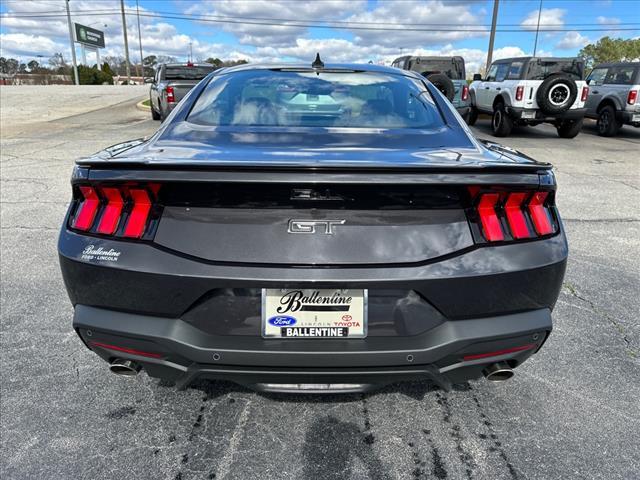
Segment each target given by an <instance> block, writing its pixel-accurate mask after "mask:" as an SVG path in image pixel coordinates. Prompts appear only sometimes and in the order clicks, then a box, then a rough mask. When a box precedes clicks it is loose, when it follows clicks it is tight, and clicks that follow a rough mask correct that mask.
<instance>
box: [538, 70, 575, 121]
mask: <svg viewBox="0 0 640 480" xmlns="http://www.w3.org/2000/svg"><path fill="white" fill-rule="evenodd" d="M577 96H578V87H576V82H574V81H573V80H572V79H571V77H569V76H567V75H562V74H557V75H551V76H549V77H547V78H546V79H545V80H544V81H543V82H542V83H541V84H540V87H539V88H538V92H537V93H536V100H537V102H538V107H540V110H542V111H543V112H544V113H548V114H551V115H553V114H556V113H563V112H566V111H567V110H569V108H571V105H573V102H575V101H576V97H577Z"/></svg>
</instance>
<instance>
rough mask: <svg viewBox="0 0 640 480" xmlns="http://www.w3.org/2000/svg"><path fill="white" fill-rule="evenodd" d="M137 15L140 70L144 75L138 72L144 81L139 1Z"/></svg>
mask: <svg viewBox="0 0 640 480" xmlns="http://www.w3.org/2000/svg"><path fill="white" fill-rule="evenodd" d="M136 15H137V17H138V43H139V44H140V69H141V70H142V75H141V74H140V72H138V76H139V77H140V76H141V77H142V79H143V80H144V57H143V56H142V32H141V31H140V7H139V5H138V0H136Z"/></svg>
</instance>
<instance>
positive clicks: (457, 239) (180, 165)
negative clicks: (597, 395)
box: [59, 62, 567, 391]
mask: <svg viewBox="0 0 640 480" xmlns="http://www.w3.org/2000/svg"><path fill="white" fill-rule="evenodd" d="M555 189H556V184H555V179H554V176H553V173H552V171H551V166H550V165H549V164H545V163H539V162H536V161H534V160H532V159H529V158H527V157H525V156H523V155H522V154H519V153H517V152H515V151H513V150H510V149H506V148H504V147H500V146H498V145H495V144H490V143H481V142H479V141H477V140H476V139H474V138H473V137H472V135H471V133H470V132H469V131H468V130H467V128H466V127H465V126H464V125H462V123H461V121H460V118H459V117H458V116H457V114H456V113H455V112H454V110H453V109H452V107H450V105H449V104H448V103H447V102H446V100H445V99H444V98H443V97H442V95H441V94H440V93H439V92H438V91H437V90H436V89H435V88H434V87H433V86H432V85H431V84H429V83H428V82H425V80H424V79H423V78H421V77H420V76H419V75H414V74H413V73H412V72H404V71H399V70H396V69H386V68H384V67H377V66H372V65H367V66H362V65H348V66H344V65H342V66H337V65H336V66H331V67H324V65H320V64H318V63H317V62H315V63H314V65H313V68H307V67H303V66H281V67H274V66H265V67H262V66H256V65H253V66H250V67H238V68H235V69H228V70H224V71H223V72H221V73H218V74H214V75H211V76H210V77H208V78H207V79H205V80H204V81H203V82H202V83H201V84H200V85H198V86H197V87H196V88H195V89H194V90H192V92H191V93H190V94H189V96H188V97H187V98H185V101H183V102H182V103H181V104H180V105H179V107H178V108H177V109H176V111H174V113H173V114H172V115H171V117H170V118H169V119H168V120H167V122H165V124H163V126H162V127H161V129H160V130H159V131H158V132H157V133H156V135H154V137H153V138H151V139H150V140H147V141H137V142H130V143H127V144H122V145H118V146H115V147H112V148H110V149H107V150H105V151H103V152H101V153H99V154H97V155H96V156H94V157H91V158H88V159H83V160H80V161H78V163H77V166H76V168H75V170H74V174H73V177H72V190H73V200H72V202H71V205H70V207H69V211H68V215H67V217H66V219H65V222H64V225H63V227H62V231H61V235H60V240H59V252H60V264H61V267H62V272H63V276H64V279H65V283H66V286H67V290H68V292H69V296H70V298H71V301H72V303H73V305H74V307H75V315H74V323H73V324H74V328H75V330H76V332H77V333H78V335H79V336H80V338H81V339H82V340H83V342H84V343H85V344H86V345H87V347H88V348H90V349H91V350H93V351H94V352H95V353H96V354H98V355H99V356H100V357H102V358H103V359H104V360H105V361H107V362H109V363H110V364H111V369H112V371H114V372H116V373H121V374H136V373H138V372H139V371H141V370H144V371H146V372H147V373H148V374H149V375H151V376H153V377H159V378H164V379H169V380H174V381H176V383H177V384H178V385H179V386H181V387H184V386H187V385H188V384H189V383H191V382H192V381H194V380H195V379H198V378H210V379H227V380H232V381H235V382H238V383H241V384H243V385H247V386H250V387H252V388H255V389H260V390H279V391H300V390H303V391H364V390H367V389H371V388H373V387H376V386H381V385H384V384H387V383H391V382H395V381H400V380H430V381H433V382H435V383H437V384H438V385H440V386H441V387H443V388H448V387H449V386H450V385H451V384H452V383H458V382H464V381H466V380H469V379H473V378H478V377H481V376H483V375H484V376H486V377H487V378H489V379H492V380H504V379H506V378H509V377H510V376H511V375H512V374H513V369H514V368H515V367H517V366H519V365H520V364H521V363H522V362H523V361H524V360H526V359H527V358H528V357H530V356H531V355H532V354H534V353H535V352H536V351H537V350H538V349H539V348H540V347H541V346H542V344H543V343H544V342H545V340H546V339H547V337H548V335H549V334H550V332H551V328H552V322H551V311H552V309H553V306H554V303H555V301H556V299H557V296H558V293H559V290H560V287H561V283H562V279H563V276H564V270H565V264H566V257H567V244H566V239H565V236H564V233H563V229H562V224H561V221H560V217H559V214H558V211H557V208H556V206H555Z"/></svg>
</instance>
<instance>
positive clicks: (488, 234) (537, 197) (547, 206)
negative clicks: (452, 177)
mask: <svg viewBox="0 0 640 480" xmlns="http://www.w3.org/2000/svg"><path fill="white" fill-rule="evenodd" d="M469 193H470V195H471V197H472V202H473V207H472V209H471V211H470V213H469V220H470V222H471V225H472V230H473V232H474V237H475V238H476V240H477V241H478V242H480V243H483V242H485V241H486V242H499V241H513V240H522V239H533V238H537V237H542V236H546V235H551V234H553V233H555V232H556V231H557V229H558V222H557V220H556V217H555V214H554V206H553V196H552V195H551V192H550V191H547V190H545V191H532V190H522V191H509V190H508V189H504V188H501V189H499V190H498V189H492V191H482V190H480V189H479V188H478V187H469Z"/></svg>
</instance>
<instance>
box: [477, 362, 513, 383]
mask: <svg viewBox="0 0 640 480" xmlns="http://www.w3.org/2000/svg"><path fill="white" fill-rule="evenodd" d="M482 373H483V374H484V378H486V379H487V380H489V381H490V382H504V381H506V380H509V379H510V378H511V377H513V375H514V372H513V369H512V368H511V367H510V366H509V364H508V363H507V362H498V363H492V364H491V365H489V366H488V367H487V368H485V369H484V370H483V371H482Z"/></svg>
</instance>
